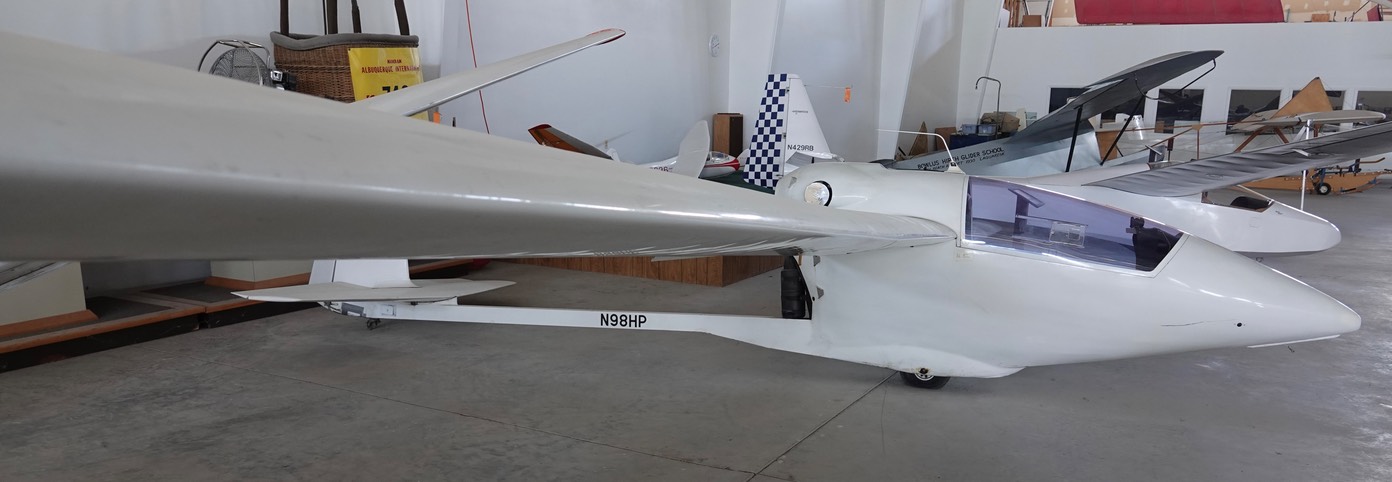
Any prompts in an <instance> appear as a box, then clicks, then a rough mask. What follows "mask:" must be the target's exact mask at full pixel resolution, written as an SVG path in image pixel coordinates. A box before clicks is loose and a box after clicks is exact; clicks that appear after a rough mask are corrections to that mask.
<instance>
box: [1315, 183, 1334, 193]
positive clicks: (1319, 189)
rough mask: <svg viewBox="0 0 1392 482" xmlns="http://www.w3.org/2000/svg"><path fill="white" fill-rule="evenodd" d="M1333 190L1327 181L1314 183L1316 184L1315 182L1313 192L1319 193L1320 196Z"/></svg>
mask: <svg viewBox="0 0 1392 482" xmlns="http://www.w3.org/2000/svg"><path fill="white" fill-rule="evenodd" d="M1333 191H1334V188H1333V187H1330V186H1329V183H1327V182H1321V183H1316V184H1315V194H1319V195H1321V196H1328V195H1329V193H1330V192H1333Z"/></svg>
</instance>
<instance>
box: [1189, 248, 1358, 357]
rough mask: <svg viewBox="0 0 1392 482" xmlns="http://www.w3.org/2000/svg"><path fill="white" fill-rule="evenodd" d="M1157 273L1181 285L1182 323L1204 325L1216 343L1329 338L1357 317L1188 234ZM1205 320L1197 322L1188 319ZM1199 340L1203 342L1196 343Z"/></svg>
mask: <svg viewBox="0 0 1392 482" xmlns="http://www.w3.org/2000/svg"><path fill="white" fill-rule="evenodd" d="M1176 254H1177V256H1176V257H1175V258H1174V259H1173V260H1172V261H1171V263H1170V264H1169V265H1168V266H1166V267H1164V268H1162V270H1161V276H1164V277H1166V278H1168V279H1169V281H1170V282H1172V283H1174V284H1176V285H1178V286H1183V287H1184V290H1183V292H1184V293H1187V295H1185V296H1184V297H1183V298H1181V297H1179V296H1176V297H1175V298H1173V299H1174V300H1179V299H1184V300H1187V301H1186V302H1184V303H1183V305H1184V306H1174V305H1172V306H1174V308H1171V309H1174V310H1176V311H1183V312H1185V313H1186V315H1187V318H1188V319H1187V320H1186V321H1185V322H1171V323H1170V326H1192V327H1195V328H1197V327H1199V326H1205V327H1206V328H1204V329H1205V330H1211V331H1207V332H1206V334H1205V335H1204V336H1203V337H1204V338H1207V342H1211V343H1216V344H1217V345H1215V346H1262V345H1272V344H1282V343H1291V342H1297V341H1308V340H1315V339H1320V338H1329V337H1333V336H1337V335H1340V334H1343V333H1348V332H1350V331H1354V330H1357V329H1358V327H1359V325H1360V324H1361V322H1362V320H1361V318H1360V317H1359V316H1358V314H1357V313H1354V312H1353V310H1351V309H1349V307H1348V306H1345V305H1344V304H1343V303H1340V302H1339V301H1338V300H1336V299H1334V298H1332V297H1330V296H1329V295H1327V294H1324V293H1323V292H1320V291H1319V290H1317V289H1315V288H1312V287H1310V286H1309V285H1307V284H1305V283H1302V282H1300V281H1298V280H1296V279H1294V278H1291V277H1290V276H1287V275H1286V274H1284V273H1281V272H1279V271H1276V270H1274V269H1271V268H1269V267H1267V266H1265V265H1262V264H1260V263H1258V262H1256V261H1253V260H1252V259H1250V258H1247V257H1245V256H1241V255H1238V254H1236V253H1233V252H1231V251H1228V250H1226V249H1223V248H1222V247H1220V246H1218V245H1216V244H1213V243H1210V242H1208V241H1205V240H1203V239H1201V238H1194V237H1189V238H1188V240H1187V241H1186V242H1185V244H1184V245H1183V246H1182V247H1181V248H1180V252H1179V253H1176ZM1196 320H1204V322H1202V323H1191V322H1193V321H1196ZM1201 343H1202V342H1201Z"/></svg>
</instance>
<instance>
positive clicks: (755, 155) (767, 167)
mask: <svg viewBox="0 0 1392 482" xmlns="http://www.w3.org/2000/svg"><path fill="white" fill-rule="evenodd" d="M790 78H791V79H797V76H796V75H788V74H769V76H768V81H766V82H765V83H764V97H763V98H762V99H760V100H759V117H758V118H756V119H754V134H753V135H752V136H750V138H749V150H746V151H744V182H747V183H750V184H753V185H755V186H761V187H773V186H774V185H775V184H777V183H778V178H780V177H782V176H783V173H782V167H783V159H784V157H785V155H784V151H785V149H784V144H785V143H784V139H783V136H784V134H785V133H786V126H785V123H786V122H787V119H788V90H789V89H788V83H789V79H790ZM800 84H801V82H799V85H800Z"/></svg>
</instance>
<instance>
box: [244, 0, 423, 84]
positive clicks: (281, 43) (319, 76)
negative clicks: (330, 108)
mask: <svg viewBox="0 0 1392 482" xmlns="http://www.w3.org/2000/svg"><path fill="white" fill-rule="evenodd" d="M334 3H335V2H332V1H331V2H329V5H333V4H334ZM353 4H354V8H353V29H354V30H355V32H354V33H338V32H337V26H336V25H333V24H330V25H326V26H325V30H326V32H327V33H325V34H324V35H314V34H298V33H290V32H289V31H288V30H289V28H290V27H289V26H290V17H289V2H288V1H284V0H282V1H281V2H280V29H281V30H280V31H279V32H271V43H272V44H274V45H275V54H274V55H275V65H276V68H277V69H280V70H284V71H286V72H289V73H291V74H294V75H295V77H296V81H297V83H298V86H297V88H296V89H295V90H297V91H300V92H303V93H306V94H310V95H317V96H320V97H326V98H329V99H333V100H337V101H340V102H353V101H354V97H353V76H352V73H351V72H350V71H349V69H348V49H355V48H400V47H409V48H418V47H419V46H420V39H419V38H417V37H416V36H415V35H410V27H409V26H408V25H407V23H406V7H405V2H404V1H403V0H397V1H396V15H397V24H398V25H399V26H400V28H401V34H400V35H392V34H365V33H360V31H361V30H362V27H361V25H362V22H361V21H360V20H359V18H358V10H357V2H353ZM327 13H328V16H329V17H330V18H335V17H337V8H336V7H334V8H330V9H329V12H327Z"/></svg>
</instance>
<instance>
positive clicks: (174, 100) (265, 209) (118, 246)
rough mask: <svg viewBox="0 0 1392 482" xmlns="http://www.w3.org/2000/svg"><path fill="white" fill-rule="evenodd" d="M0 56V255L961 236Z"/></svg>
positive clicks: (410, 252) (560, 252) (205, 80)
mask: <svg viewBox="0 0 1392 482" xmlns="http://www.w3.org/2000/svg"><path fill="white" fill-rule="evenodd" d="M0 58H4V59H5V61H6V64H7V65H8V68H6V69H0V85H5V86H6V88H5V89H0V105H4V106H6V107H5V109H3V110H0V146H3V147H2V148H0V226H3V227H4V229H0V259H7V260H15V261H25V260H110V259H322V258H338V259H349V258H399V257H408V258H411V257H463V256H479V257H485V256H486V257H541V256H614V255H666V256H682V255H698V254H756V253H769V252H785V253H786V252H797V251H807V252H833V251H839V252H854V251H861V250H871V249H880V248H886V247H894V246H908V245H920V244H930V243H934V242H940V241H943V240H947V239H952V238H953V237H954V236H955V233H954V232H953V231H952V230H951V229H949V228H947V227H945V226H943V225H941V224H938V223H935V222H932V221H927V220H923V219H917V218H912V217H906V216H895V215H884V214H874V213H863V212H854V211H845V210H839V209H833V208H825V207H820V206H812V205H808V204H804V203H799V202H796V201H793V200H791V199H785V198H780V197H774V196H768V195H765V194H760V193H755V192H751V191H748V190H744V189H739V188H735V187H730V186H723V185H719V184H715V183H709V182H703V181H700V180H697V179H694V178H686V177H682V176H672V175H668V174H665V173H660V172H649V171H648V170H642V169H632V168H630V167H628V166H622V165H618V164H617V163H614V164H607V163H593V162H590V163H587V162H577V161H578V160H579V159H583V157H582V156H580V155H579V154H575V153H569V152H564V151H560V150H557V149H551V148H547V147H542V146H537V145H529V144H525V143H521V142H518V141H513V140H509V139H503V138H498V137H492V136H487V135H483V134H480V133H476V132H471V131H467V130H463V129H452V128H448V127H444V126H439V125H434V124H430V123H427V122H421V121H418V120H414V119H409V118H404V117H399V116H397V115H395V114H386V113H379V112H371V111H367V110H364V109H360V108H357V107H354V106H353V105H351V104H339V103H336V102H332V101H328V100H323V99H318V98H313V97H309V96H302V95H296V94H290V93H284V92H277V91H274V90H271V89H264V88H260V87H257V86H253V85H250V84H245V83H241V82H237V81H233V80H227V79H219V78H215V77H212V76H207V75H202V74H198V73H195V72H191V71H186V70H181V69H176V68H172V67H164V66H158V65H155V64H149V63H145V62H140V61H136V60H132V59H127V58H120V57H116V56H111V55H108V54H103V53H99V52H93V51H87V50H83V49H78V48H74V47H69V46H63V45H60V44H55V43H50V42H45V41H40V40H36V39H30V38H26V37H21V36H15V35H7V34H0ZM32 72H46V75H44V76H34V75H32V74H31V73H32Z"/></svg>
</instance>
